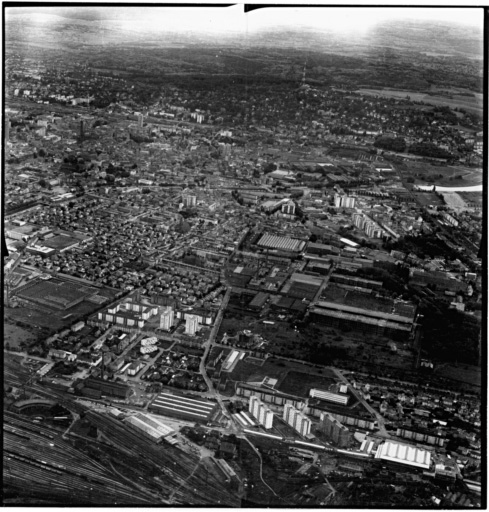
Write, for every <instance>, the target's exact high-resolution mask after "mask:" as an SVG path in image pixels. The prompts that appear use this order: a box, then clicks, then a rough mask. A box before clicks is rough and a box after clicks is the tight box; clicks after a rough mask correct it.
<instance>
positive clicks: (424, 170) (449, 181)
mask: <svg viewBox="0 0 489 512" xmlns="http://www.w3.org/2000/svg"><path fill="white" fill-rule="evenodd" d="M396 167H397V168H398V169H399V171H400V172H401V174H402V176H403V178H404V179H405V180H406V179H407V178H412V179H414V183H415V184H416V185H436V186H440V187H471V186H475V185H480V184H481V183H482V178H483V174H482V169H471V168H468V167H460V166H457V167H455V166H452V165H431V164H428V163H425V162H402V163H397V164H396Z"/></svg>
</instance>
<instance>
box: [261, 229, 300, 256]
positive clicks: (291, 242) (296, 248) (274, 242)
mask: <svg viewBox="0 0 489 512" xmlns="http://www.w3.org/2000/svg"><path fill="white" fill-rule="evenodd" d="M258 245H259V246H260V247H270V248H272V249H281V250H282V251H291V252H300V251H302V249H304V247H305V245H306V242H304V241H303V240H298V239H296V238H288V237H285V236H276V235H268V234H266V233H265V234H264V235H263V236H262V237H261V238H260V240H259V241H258Z"/></svg>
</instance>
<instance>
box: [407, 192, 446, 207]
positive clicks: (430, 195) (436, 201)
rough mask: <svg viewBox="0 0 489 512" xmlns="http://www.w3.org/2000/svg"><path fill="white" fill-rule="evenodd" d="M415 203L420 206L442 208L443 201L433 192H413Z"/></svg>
mask: <svg viewBox="0 0 489 512" xmlns="http://www.w3.org/2000/svg"><path fill="white" fill-rule="evenodd" d="M413 196H414V197H416V201H418V203H419V204H420V205H422V206H425V207H426V206H429V205H432V206H443V205H444V204H445V203H444V202H443V199H441V198H440V197H438V196H437V195H436V193H435V192H413Z"/></svg>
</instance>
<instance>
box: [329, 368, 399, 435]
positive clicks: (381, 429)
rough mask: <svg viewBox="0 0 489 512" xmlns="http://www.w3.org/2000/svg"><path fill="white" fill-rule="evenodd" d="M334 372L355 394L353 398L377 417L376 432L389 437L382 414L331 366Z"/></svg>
mask: <svg viewBox="0 0 489 512" xmlns="http://www.w3.org/2000/svg"><path fill="white" fill-rule="evenodd" d="M331 369H332V370H333V371H334V373H335V374H336V375H337V376H338V378H339V379H340V380H341V381H342V382H343V383H344V384H346V385H347V386H348V387H349V389H350V391H351V392H352V394H353V395H354V396H355V398H356V399H357V400H358V401H359V402H360V403H361V404H362V405H363V406H364V407H365V409H367V411H368V412H370V413H371V414H373V415H374V416H375V418H376V419H377V421H378V423H379V432H378V434H379V435H380V436H382V437H385V438H386V439H389V438H390V437H391V436H390V434H389V433H388V432H387V430H386V428H385V420H384V418H383V416H382V415H381V414H380V413H379V412H377V411H376V410H375V409H374V408H373V407H372V406H371V405H369V404H368V403H367V402H366V401H365V400H364V399H363V397H362V396H361V395H360V393H358V392H357V390H356V389H355V388H354V387H353V386H352V385H351V384H350V382H349V381H348V379H347V378H346V377H345V376H344V375H343V374H342V373H341V371H340V370H338V369H336V368H331Z"/></svg>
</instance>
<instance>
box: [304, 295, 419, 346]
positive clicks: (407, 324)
mask: <svg viewBox="0 0 489 512" xmlns="http://www.w3.org/2000/svg"><path fill="white" fill-rule="evenodd" d="M311 320H312V321H315V322H319V323H322V324H325V325H330V326H331V327H340V328H341V327H347V328H350V329H354V330H358V331H361V332H366V333H371V334H376V335H379V336H388V337H391V336H392V337H396V339H400V340H407V339H409V336H410V334H411V331H412V329H413V326H414V318H413V317H412V316H409V317H408V316H401V315H398V314H397V315H396V314H392V313H384V312H382V311H375V310H371V309H366V308H358V307H353V306H347V305H345V304H339V303H335V302H328V301H319V302H318V303H317V305H316V306H315V307H313V308H312V309H311Z"/></svg>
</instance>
